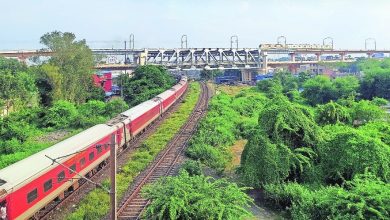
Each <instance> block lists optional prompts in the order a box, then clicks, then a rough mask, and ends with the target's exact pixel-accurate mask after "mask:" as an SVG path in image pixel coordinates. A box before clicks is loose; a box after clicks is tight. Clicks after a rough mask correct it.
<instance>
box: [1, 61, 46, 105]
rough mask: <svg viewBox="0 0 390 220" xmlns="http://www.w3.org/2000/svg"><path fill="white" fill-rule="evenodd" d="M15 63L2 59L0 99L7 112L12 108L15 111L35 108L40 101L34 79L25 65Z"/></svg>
mask: <svg viewBox="0 0 390 220" xmlns="http://www.w3.org/2000/svg"><path fill="white" fill-rule="evenodd" d="M15 62H17V61H14V60H6V59H4V58H0V87H1V89H0V99H2V100H3V104H4V106H5V108H6V110H7V112H8V111H9V110H10V109H11V107H12V108H13V110H14V111H15V110H16V111H17V110H20V109H23V108H25V107H27V106H29V107H35V106H37V105H38V99H39V98H38V89H37V87H36V85H35V79H34V77H33V76H32V75H30V74H28V73H27V72H25V70H26V69H25V66H24V65H21V64H20V65H17V64H16V63H15ZM7 68H8V69H7Z"/></svg>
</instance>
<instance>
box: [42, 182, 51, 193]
mask: <svg viewBox="0 0 390 220" xmlns="http://www.w3.org/2000/svg"><path fill="white" fill-rule="evenodd" d="M52 186H53V181H52V180H48V181H46V182H45V183H44V184H43V189H44V191H45V192H47V191H49V190H50V189H51V187H52Z"/></svg>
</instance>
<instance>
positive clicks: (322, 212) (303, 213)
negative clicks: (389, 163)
mask: <svg viewBox="0 0 390 220" xmlns="http://www.w3.org/2000/svg"><path fill="white" fill-rule="evenodd" d="M265 190H266V192H267V193H266V194H267V198H268V199H269V200H271V201H272V202H274V203H275V204H276V205H279V206H281V207H289V210H290V216H289V218H292V219H324V220H325V219H389V218H390V184H388V183H384V182H383V181H381V180H379V179H377V178H376V177H375V175H372V174H370V173H366V174H363V175H357V176H356V177H355V178H354V179H353V180H352V181H347V182H346V183H345V185H344V187H340V186H327V187H319V188H318V187H313V186H308V185H301V184H298V183H287V184H282V185H280V184H269V185H266V186H265Z"/></svg>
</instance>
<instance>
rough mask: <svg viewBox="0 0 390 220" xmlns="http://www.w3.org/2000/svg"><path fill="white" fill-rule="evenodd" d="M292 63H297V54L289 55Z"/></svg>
mask: <svg viewBox="0 0 390 220" xmlns="http://www.w3.org/2000/svg"><path fill="white" fill-rule="evenodd" d="M288 55H290V60H291V62H295V55H296V54H295V53H289V54H288Z"/></svg>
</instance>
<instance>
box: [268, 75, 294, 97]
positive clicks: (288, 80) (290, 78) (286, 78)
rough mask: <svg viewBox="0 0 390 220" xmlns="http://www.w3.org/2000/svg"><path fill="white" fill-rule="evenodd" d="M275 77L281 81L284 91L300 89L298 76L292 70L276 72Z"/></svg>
mask: <svg viewBox="0 0 390 220" xmlns="http://www.w3.org/2000/svg"><path fill="white" fill-rule="evenodd" d="M273 78H274V79H276V80H279V81H280V83H281V85H282V87H283V92H284V93H288V92H290V91H295V90H298V78H297V77H295V76H294V75H293V74H292V73H290V72H282V71H280V72H276V73H275V74H274V76H273Z"/></svg>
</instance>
